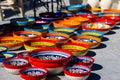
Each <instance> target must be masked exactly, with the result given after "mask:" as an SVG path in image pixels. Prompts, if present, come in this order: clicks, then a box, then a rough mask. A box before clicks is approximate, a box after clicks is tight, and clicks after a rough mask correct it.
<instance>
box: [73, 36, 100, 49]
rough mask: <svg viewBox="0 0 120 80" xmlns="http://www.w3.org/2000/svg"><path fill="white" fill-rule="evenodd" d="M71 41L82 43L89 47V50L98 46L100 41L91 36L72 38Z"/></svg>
mask: <svg viewBox="0 0 120 80" xmlns="http://www.w3.org/2000/svg"><path fill="white" fill-rule="evenodd" d="M71 41H72V42H75V43H82V44H86V45H88V46H89V48H96V47H98V46H99V45H100V43H101V39H100V38H96V37H93V36H72V37H71Z"/></svg>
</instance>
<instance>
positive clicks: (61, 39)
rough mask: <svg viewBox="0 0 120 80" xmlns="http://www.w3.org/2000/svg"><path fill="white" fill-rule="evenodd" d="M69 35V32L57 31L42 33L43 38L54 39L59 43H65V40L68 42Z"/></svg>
mask: <svg viewBox="0 0 120 80" xmlns="http://www.w3.org/2000/svg"><path fill="white" fill-rule="evenodd" d="M69 37H70V36H69V35H68V34H64V33H56V32H52V33H44V34H42V38H43V39H46V40H53V41H56V42H57V43H65V42H68V40H69Z"/></svg>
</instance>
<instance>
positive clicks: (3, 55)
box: [0, 52, 16, 66]
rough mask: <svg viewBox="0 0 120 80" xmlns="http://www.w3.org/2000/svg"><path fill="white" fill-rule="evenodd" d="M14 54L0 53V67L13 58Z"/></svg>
mask: <svg viewBox="0 0 120 80" xmlns="http://www.w3.org/2000/svg"><path fill="white" fill-rule="evenodd" d="M15 56H16V54H15V53H8V52H4V53H0V66H3V65H2V62H3V61H4V60H6V59H8V58H13V57H15Z"/></svg>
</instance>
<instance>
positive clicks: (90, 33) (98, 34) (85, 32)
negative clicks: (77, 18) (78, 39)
mask: <svg viewBox="0 0 120 80" xmlns="http://www.w3.org/2000/svg"><path fill="white" fill-rule="evenodd" d="M76 35H77V36H79V35H83V36H94V37H97V38H102V37H103V36H104V33H103V32H100V31H96V30H79V31H77V33H76Z"/></svg>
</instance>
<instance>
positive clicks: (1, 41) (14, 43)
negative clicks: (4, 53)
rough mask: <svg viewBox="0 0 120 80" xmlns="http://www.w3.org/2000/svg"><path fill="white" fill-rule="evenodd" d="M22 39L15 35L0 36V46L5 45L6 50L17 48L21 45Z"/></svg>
mask: <svg viewBox="0 0 120 80" xmlns="http://www.w3.org/2000/svg"><path fill="white" fill-rule="evenodd" d="M23 43H24V40H23V39H22V38H16V37H0V46H6V47H7V48H8V50H17V49H20V48H21V47H22V46H23Z"/></svg>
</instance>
